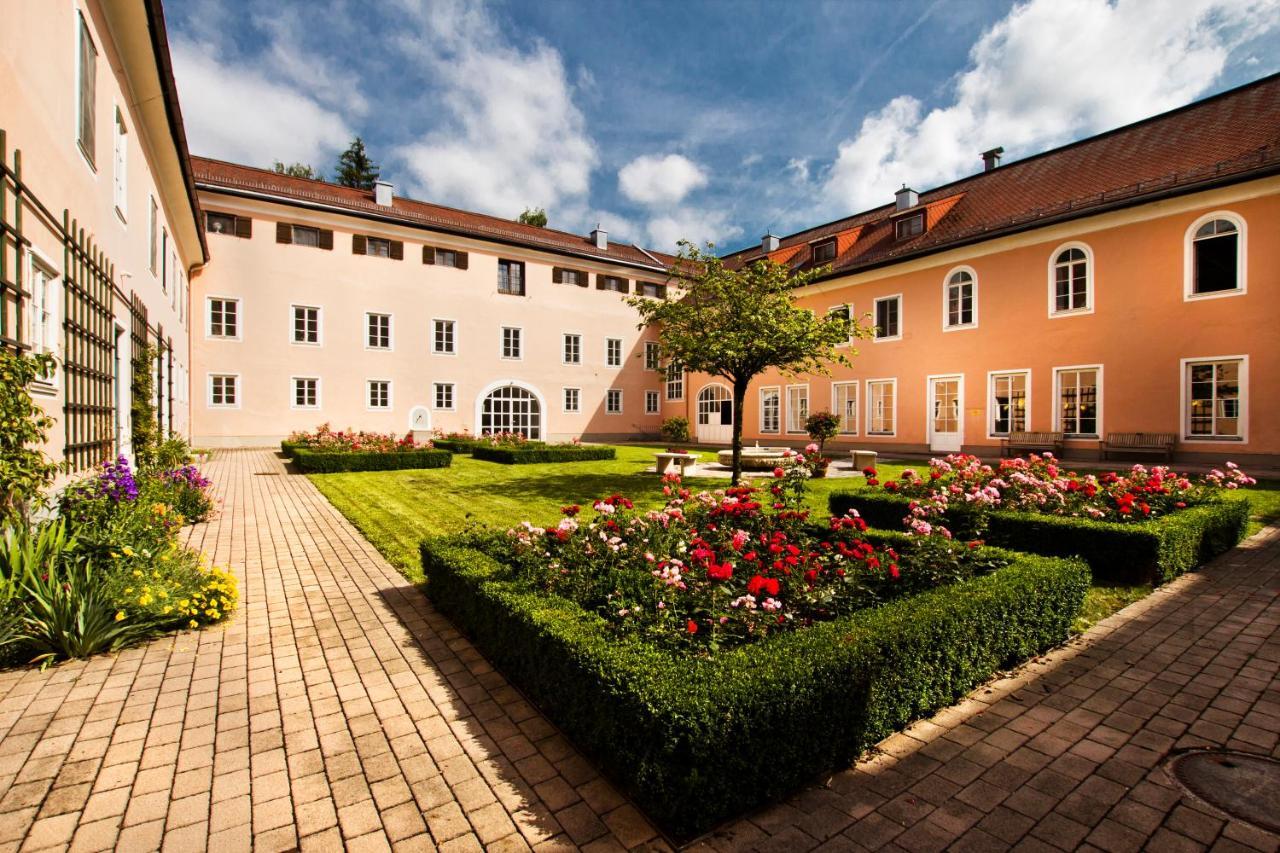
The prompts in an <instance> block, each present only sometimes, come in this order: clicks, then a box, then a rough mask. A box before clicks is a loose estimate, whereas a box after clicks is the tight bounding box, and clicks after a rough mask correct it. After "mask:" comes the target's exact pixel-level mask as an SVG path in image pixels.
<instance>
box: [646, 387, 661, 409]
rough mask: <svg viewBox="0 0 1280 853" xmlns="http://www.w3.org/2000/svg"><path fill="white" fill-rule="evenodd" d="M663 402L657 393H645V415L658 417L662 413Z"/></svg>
mask: <svg viewBox="0 0 1280 853" xmlns="http://www.w3.org/2000/svg"><path fill="white" fill-rule="evenodd" d="M661 407H662V400H661V399H660V396H659V394H658V392H657V391H645V392H644V413H645V414H646V415H656V414H658V412H659V411H661Z"/></svg>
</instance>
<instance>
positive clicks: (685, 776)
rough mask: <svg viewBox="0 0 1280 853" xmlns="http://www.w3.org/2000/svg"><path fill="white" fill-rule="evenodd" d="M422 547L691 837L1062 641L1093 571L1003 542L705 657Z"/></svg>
mask: <svg viewBox="0 0 1280 853" xmlns="http://www.w3.org/2000/svg"><path fill="white" fill-rule="evenodd" d="M421 553H422V564H423V568H424V569H425V571H426V575H427V578H428V583H427V585H426V589H427V593H428V595H429V596H430V597H431V599H432V600H433V601H434V602H435V603H436V605H437V606H438V607H439V608H440V610H441V611H442V612H444V613H445V614H446V615H448V616H449V617H450V618H451V619H452V620H453V622H454V623H455V624H456V625H457V626H458V627H459V628H460V629H461V630H462V631H464V632H465V633H466V634H467V635H469V636H470V637H471V639H472V640H473V641H474V642H475V643H476V645H477V646H478V647H479V649H480V650H481V651H482V652H483V653H484V654H485V656H486V657H487V658H489V660H490V661H491V662H492V663H493V664H494V665H495V666H497V667H498V668H499V669H501V670H503V671H504V672H505V673H506V674H507V675H508V676H509V677H510V678H511V680H512V681H513V682H514V683H515V684H516V685H517V686H518V687H520V688H521V689H522V690H523V691H524V692H525V693H526V694H527V695H528V696H529V697H530V698H532V699H533V701H534V702H536V703H537V704H538V705H539V707H541V708H542V710H543V711H545V712H546V713H547V715H548V716H549V717H550V718H551V719H552V720H554V721H555V722H556V723H557V724H558V725H559V726H561V727H562V728H563V729H564V730H565V731H566V732H567V733H568V734H569V736H570V737H571V738H572V739H573V740H574V741H575V742H576V743H577V744H578V745H579V746H581V747H582V748H583V749H584V750H585V751H586V752H588V753H590V754H591V755H592V756H594V758H595V759H596V761H597V762H598V763H599V764H600V766H601V767H602V768H603V769H604V770H605V772H606V773H608V774H609V775H610V776H612V777H613V778H614V779H616V780H618V782H619V783H620V784H621V785H622V786H623V787H624V788H625V789H626V790H627V791H628V792H629V793H630V794H631V795H632V796H633V797H634V798H635V800H636V802H637V803H638V804H639V805H640V806H641V807H642V808H643V809H644V810H645V811H646V812H648V813H649V815H650V816H651V817H653V818H654V820H656V821H657V822H658V823H659V824H660V825H662V826H663V827H664V828H665V829H667V830H668V831H669V832H670V833H672V834H673V835H674V836H675V837H676V838H677V839H680V840H685V839H688V838H691V837H692V836H694V835H696V834H697V833H699V832H702V831H705V830H706V829H708V828H710V827H712V826H714V825H715V824H716V823H718V822H720V821H721V820H723V819H725V818H728V817H731V816H733V815H736V814H740V813H742V812H743V811H745V810H747V809H749V808H751V807H753V806H756V805H758V804H760V803H762V802H765V801H767V800H771V799H776V798H779V797H782V796H785V795H786V794H789V793H791V792H792V791H794V790H795V789H796V788H798V787H800V786H802V785H804V784H807V783H809V782H812V780H813V777H814V775H815V774H817V773H819V772H821V771H823V770H827V769H830V768H833V767H841V766H847V765H848V764H849V763H850V762H851V761H852V760H853V759H854V758H856V757H857V756H858V755H859V754H861V753H862V752H863V750H865V749H866V748H868V747H870V746H872V745H873V744H875V743H876V742H878V741H879V740H881V739H882V738H884V737H885V736H887V735H889V734H890V733H892V732H893V731H896V730H897V729H899V728H901V727H902V726H904V725H905V724H907V723H908V722H910V721H911V720H914V719H917V718H919V717H922V716H925V715H927V714H929V713H931V712H933V711H934V710H936V709H938V708H941V707H944V706H946V705H949V704H951V703H953V702H955V701H956V700H957V699H959V698H960V697H962V696H964V695H965V694H966V693H967V692H968V691H969V690H972V689H973V688H974V687H975V686H977V685H978V684H980V683H981V682H983V681H984V680H985V679H987V678H989V677H990V676H991V675H992V674H994V673H995V672H997V671H998V670H1000V669H1002V668H1005V667H1007V666H1009V665H1011V664H1013V663H1016V662H1018V661H1021V660H1025V659H1026V658H1028V657H1030V656H1032V655H1034V654H1037V653H1039V652H1042V651H1044V650H1045V649H1047V648H1050V647H1051V646H1054V645H1056V644H1058V643H1060V642H1062V641H1063V640H1064V639H1066V637H1067V634H1068V630H1069V628H1070V625H1071V623H1072V620H1073V619H1075V617H1076V614H1077V613H1078V612H1079V610H1080V608H1081V605H1082V603H1083V601H1084V595H1085V592H1086V590H1087V589H1088V585H1089V571H1088V567H1087V566H1086V565H1085V564H1084V563H1083V562H1082V561H1079V560H1064V559H1053V558H1047V557H1037V556H1032V555H1026V554H1007V555H1006V556H1008V557H1009V558H1010V559H1011V560H1012V561H1013V562H1012V563H1010V564H1009V565H1008V566H1006V567H1005V568H1002V569H999V570H997V571H995V572H993V573H991V574H989V575H986V576H983V577H979V578H974V579H971V580H968V581H964V582H962V583H958V584H955V585H953V586H949V587H944V588H941V589H937V590H933V591H930V592H927V593H924V594H921V595H917V596H913V597H911V598H907V599H902V600H900V601H896V602H893V603H890V604H887V605H884V606H882V607H879V608H874V609H870V610H866V611H862V612H861V613H858V614H855V615H854V616H852V617H849V618H847V619H842V620H838V621H835V622H827V623H820V624H817V625H814V626H812V627H810V628H806V629H803V630H799V631H795V632H792V633H787V634H779V635H777V636H774V637H770V638H768V639H767V640H764V641H762V642H759V643H754V644H749V645H746V646H740V647H736V648H733V649H728V650H722V651H721V652H720V653H718V654H716V655H714V656H712V657H709V658H708V657H691V656H681V655H678V654H676V653H672V652H669V651H665V650H663V649H660V648H657V647H655V646H653V645H651V644H648V643H646V642H644V641H643V640H642V639H640V638H638V637H634V636H619V635H617V634H615V633H613V632H612V631H611V630H610V628H609V627H608V626H607V624H606V623H605V622H604V621H603V620H602V619H600V618H599V617H598V616H596V615H594V614H591V613H588V612H587V611H584V610H583V609H581V608H580V607H578V606H577V605H576V604H573V603H572V602H570V601H568V600H566V599H563V598H560V597H557V596H553V595H547V594H542V593H538V592H533V591H530V590H529V589H528V588H527V587H524V586H522V585H520V584H518V583H515V582H513V581H510V580H504V579H503V576H502V572H503V567H502V566H501V565H500V564H499V563H498V562H496V561H495V560H494V559H493V558H492V557H490V556H488V555H487V554H485V553H482V552H481V551H479V550H476V549H475V548H472V547H469V546H468V545H467V544H466V543H465V542H463V541H461V540H459V539H429V540H427V541H425V542H423V543H422V546H421Z"/></svg>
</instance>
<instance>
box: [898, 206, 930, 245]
mask: <svg viewBox="0 0 1280 853" xmlns="http://www.w3.org/2000/svg"><path fill="white" fill-rule="evenodd" d="M923 233H924V211H923V210H922V211H920V212H919V213H913V214H911V215H910V216H904V217H902V218H901V219H899V220H898V221H897V222H895V223H894V224H893V235H894V238H895V239H898V240H906V239H908V238H910V237H914V236H916V235H917V234H923Z"/></svg>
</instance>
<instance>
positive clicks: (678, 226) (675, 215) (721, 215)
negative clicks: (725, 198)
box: [645, 207, 742, 252]
mask: <svg viewBox="0 0 1280 853" xmlns="http://www.w3.org/2000/svg"><path fill="white" fill-rule="evenodd" d="M645 234H646V236H647V237H648V243H647V244H646V245H647V246H648V247H649V248H653V249H658V250H660V251H663V252H675V250H676V243H677V242H678V241H680V240H689V241H691V242H693V243H695V244H697V245H699V246H701V245H702V244H703V243H707V242H710V243H716V244H719V243H722V242H724V241H726V240H733V239H736V238H738V237H741V236H742V229H741V228H740V227H738V226H737V225H734V224H733V223H732V222H730V220H729V214H728V212H727V211H723V210H717V209H714V208H699V207H674V208H672V209H670V210H666V211H664V212H662V213H660V214H658V215H655V216H652V217H650V219H649V221H648V222H647V223H645Z"/></svg>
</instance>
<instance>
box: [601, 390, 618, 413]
mask: <svg viewBox="0 0 1280 853" xmlns="http://www.w3.org/2000/svg"><path fill="white" fill-rule="evenodd" d="M604 411H605V414H607V415H620V414H622V391H621V390H619V389H617V388H610V389H609V390H608V391H605V392H604Z"/></svg>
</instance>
